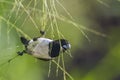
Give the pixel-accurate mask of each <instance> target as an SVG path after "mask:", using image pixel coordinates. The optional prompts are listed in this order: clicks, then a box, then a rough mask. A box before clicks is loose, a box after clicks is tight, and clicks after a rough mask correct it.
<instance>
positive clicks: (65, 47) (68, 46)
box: [63, 44, 71, 50]
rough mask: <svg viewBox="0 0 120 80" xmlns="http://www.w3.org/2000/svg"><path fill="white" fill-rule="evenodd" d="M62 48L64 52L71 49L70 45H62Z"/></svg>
mask: <svg viewBox="0 0 120 80" xmlns="http://www.w3.org/2000/svg"><path fill="white" fill-rule="evenodd" d="M63 48H64V49H65V50H67V49H70V48H71V45H70V44H67V45H63Z"/></svg>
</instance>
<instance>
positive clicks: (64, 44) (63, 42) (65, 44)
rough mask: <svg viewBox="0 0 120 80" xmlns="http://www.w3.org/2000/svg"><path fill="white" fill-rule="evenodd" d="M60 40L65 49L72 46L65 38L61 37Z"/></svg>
mask: <svg viewBox="0 0 120 80" xmlns="http://www.w3.org/2000/svg"><path fill="white" fill-rule="evenodd" d="M58 41H59V42H60V45H61V46H62V48H63V51H65V50H67V49H70V48H71V45H70V43H69V42H68V41H67V40H65V39H60V40H58Z"/></svg>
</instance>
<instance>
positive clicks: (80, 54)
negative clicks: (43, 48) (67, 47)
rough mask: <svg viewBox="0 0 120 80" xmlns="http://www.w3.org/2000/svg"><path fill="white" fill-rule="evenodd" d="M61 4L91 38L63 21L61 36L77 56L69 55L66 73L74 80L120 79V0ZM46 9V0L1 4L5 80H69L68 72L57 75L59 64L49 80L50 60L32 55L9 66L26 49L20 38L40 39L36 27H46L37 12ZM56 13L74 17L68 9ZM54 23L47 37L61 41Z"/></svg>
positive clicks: (0, 67)
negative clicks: (65, 79) (66, 40)
mask: <svg viewBox="0 0 120 80" xmlns="http://www.w3.org/2000/svg"><path fill="white" fill-rule="evenodd" d="M45 1H46V0H45ZM54 1H55V2H57V1H58V0H54ZM59 1H60V3H61V4H62V5H63V6H64V7H65V8H66V10H68V12H69V13H70V14H71V16H72V17H73V18H74V22H75V23H78V24H80V25H83V27H84V28H86V29H83V28H82V29H81V30H82V31H83V32H84V33H85V34H86V35H87V37H88V38H89V40H90V41H89V40H88V39H87V38H86V37H85V35H83V34H82V33H81V31H80V30H78V28H76V27H75V26H74V25H72V24H70V23H67V21H60V20H58V26H59V30H60V32H61V33H62V34H63V35H64V37H65V38H66V39H68V40H69V42H70V43H71V45H72V48H71V53H72V56H73V57H72V58H71V57H69V56H68V55H67V54H64V61H65V66H66V71H67V72H68V73H70V75H71V76H72V77H73V78H74V80H120V63H119V62H120V37H119V35H120V0H59ZM35 5H36V6H35ZM42 5H43V4H42V0H0V80H63V74H62V71H60V70H59V75H58V76H56V65H55V64H54V63H52V66H51V73H50V77H48V76H47V75H48V71H49V62H44V61H40V60H36V59H35V58H33V57H32V56H30V55H23V56H20V57H17V58H15V59H14V60H13V61H11V62H10V63H8V62H7V60H9V59H10V58H12V57H13V56H15V55H16V52H17V51H19V50H22V49H24V47H23V45H22V44H21V42H20V40H19V37H20V36H26V37H27V38H28V36H29V37H30V38H34V37H37V36H40V34H39V31H38V29H37V28H36V26H38V28H39V29H42V28H43V26H42V25H41V18H42V16H43V14H42V13H41V12H40V11H36V10H37V9H38V10H42ZM49 5H50V4H49ZM23 7H24V8H23ZM56 9H57V11H58V13H59V14H60V15H63V16H65V17H66V18H68V19H69V16H68V15H67V13H66V12H65V11H64V8H62V7H61V6H60V5H58V4H56ZM26 10H27V11H26ZM30 16H31V18H32V20H33V21H32V20H31V18H30ZM34 23H35V24H36V26H35V24H34ZM49 25H50V22H49V20H48V23H47V25H46V28H45V30H48V31H46V37H47V38H53V37H52V36H54V39H57V38H58V35H57V34H56V30H57V29H56V28H54V30H52V29H51V27H49ZM48 28H50V29H48ZM80 28H81V27H80ZM91 30H94V31H91ZM53 31H54V32H53ZM95 31H96V32H100V33H101V35H97V33H96V32H95ZM52 32H53V34H52ZM102 34H104V35H106V36H105V37H104V36H102ZM67 80H70V79H69V78H67Z"/></svg>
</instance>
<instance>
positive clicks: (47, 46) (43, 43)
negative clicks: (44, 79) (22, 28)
mask: <svg viewBox="0 0 120 80" xmlns="http://www.w3.org/2000/svg"><path fill="white" fill-rule="evenodd" d="M20 40H21V43H22V44H23V45H24V47H25V50H23V51H18V52H17V54H18V55H20V56H22V55H23V54H24V53H26V54H29V55H32V56H33V57H35V58H37V59H40V60H43V61H49V60H52V59H54V58H56V57H58V56H59V55H60V54H61V53H64V52H65V51H67V50H68V49H70V48H71V45H70V43H69V42H68V40H66V39H57V40H52V39H49V38H44V37H37V38H33V39H31V40H27V39H26V38H25V37H20Z"/></svg>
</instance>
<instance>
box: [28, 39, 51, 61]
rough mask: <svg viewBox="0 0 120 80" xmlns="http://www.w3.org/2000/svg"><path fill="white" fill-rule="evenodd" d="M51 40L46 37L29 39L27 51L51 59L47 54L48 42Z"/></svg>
mask: <svg viewBox="0 0 120 80" xmlns="http://www.w3.org/2000/svg"><path fill="white" fill-rule="evenodd" d="M52 41H53V40H51V39H47V38H38V39H37V40H36V41H33V40H31V41H30V42H29V45H28V47H27V49H28V52H29V53H30V54H32V55H33V56H34V57H37V58H43V59H51V57H50V56H49V53H48V52H49V43H50V42H52Z"/></svg>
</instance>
